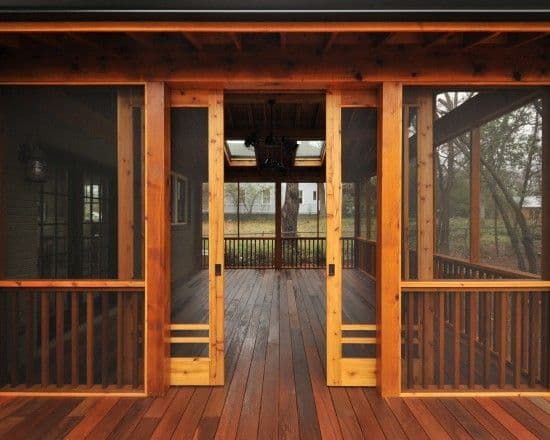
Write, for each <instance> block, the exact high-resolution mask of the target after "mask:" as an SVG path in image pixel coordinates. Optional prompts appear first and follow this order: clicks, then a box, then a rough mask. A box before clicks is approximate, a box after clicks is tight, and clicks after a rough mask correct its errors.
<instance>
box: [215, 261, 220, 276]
mask: <svg viewBox="0 0 550 440" xmlns="http://www.w3.org/2000/svg"><path fill="white" fill-rule="evenodd" d="M214 275H216V276H217V277H221V276H222V265H221V264H215V265H214Z"/></svg>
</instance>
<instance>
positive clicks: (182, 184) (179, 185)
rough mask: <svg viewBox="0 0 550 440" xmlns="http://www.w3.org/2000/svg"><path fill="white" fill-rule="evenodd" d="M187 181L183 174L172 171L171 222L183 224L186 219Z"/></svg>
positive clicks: (185, 222)
mask: <svg viewBox="0 0 550 440" xmlns="http://www.w3.org/2000/svg"><path fill="white" fill-rule="evenodd" d="M188 191H189V189H188V181H187V178H186V177H185V176H182V175H180V174H176V173H172V215H171V218H172V224H173V225H185V224H187V221H188V206H187V205H188Z"/></svg>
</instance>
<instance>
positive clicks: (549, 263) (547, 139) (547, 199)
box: [540, 90, 550, 280]
mask: <svg viewBox="0 0 550 440" xmlns="http://www.w3.org/2000/svg"><path fill="white" fill-rule="evenodd" d="M540 269H541V275H542V279H543V280H550V91H548V90H545V92H544V93H543V96H542V256H541V268H540Z"/></svg>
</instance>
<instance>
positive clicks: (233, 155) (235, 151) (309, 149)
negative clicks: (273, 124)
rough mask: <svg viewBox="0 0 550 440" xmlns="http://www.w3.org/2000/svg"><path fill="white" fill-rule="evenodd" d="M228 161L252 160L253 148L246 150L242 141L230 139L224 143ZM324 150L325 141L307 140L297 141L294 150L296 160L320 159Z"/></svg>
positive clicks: (253, 156)
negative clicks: (296, 147) (296, 146)
mask: <svg viewBox="0 0 550 440" xmlns="http://www.w3.org/2000/svg"><path fill="white" fill-rule="evenodd" d="M225 145H226V147H227V152H228V154H229V158H230V160H237V161H238V160H250V159H254V158H255V155H254V148H247V147H246V146H245V144H244V140H241V139H231V140H227V141H225ZM324 150H325V141H323V140H307V141H298V149H297V150H296V159H297V160H300V159H305V160H307V159H319V160H320V159H322V157H323V154H324Z"/></svg>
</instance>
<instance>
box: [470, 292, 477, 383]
mask: <svg viewBox="0 0 550 440" xmlns="http://www.w3.org/2000/svg"><path fill="white" fill-rule="evenodd" d="M478 313H479V309H478V294H477V293H476V292H472V293H470V313H469V315H470V318H469V319H470V322H469V324H470V326H469V330H468V333H469V334H468V386H469V387H470V388H473V387H474V386H475V384H476V344H477V333H478V323H477V318H478Z"/></svg>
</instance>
